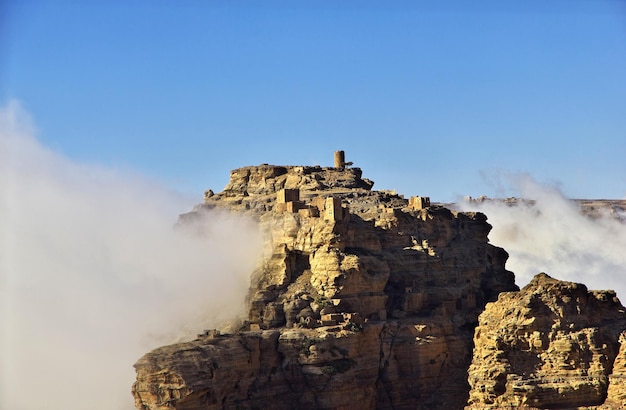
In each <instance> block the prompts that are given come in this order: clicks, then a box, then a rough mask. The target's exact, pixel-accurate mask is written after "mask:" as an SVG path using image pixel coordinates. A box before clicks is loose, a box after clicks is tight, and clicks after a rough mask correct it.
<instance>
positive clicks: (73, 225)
mask: <svg viewBox="0 0 626 410" xmlns="http://www.w3.org/2000/svg"><path fill="white" fill-rule="evenodd" d="M34 132H35V131H34V127H33V126H32V124H31V122H30V120H29V119H28V116H27V114H26V113H24V111H23V110H22V109H21V108H20V106H19V104H18V103H16V102H10V103H9V104H7V105H6V106H5V107H2V108H0V231H1V232H0V333H1V334H0V359H1V360H0V362H2V366H1V370H0V408H3V409H14V410H20V409H28V410H31V409H43V408H46V409H53V410H54V409H85V408H89V409H107V410H111V409H114V410H115V409H132V408H134V406H133V399H132V396H131V394H130V387H131V384H132V382H133V380H134V369H133V367H132V365H133V364H134V362H135V361H136V360H137V359H139V357H140V356H141V355H142V354H143V353H145V352H147V351H148V350H150V349H152V348H154V347H156V346H158V345H161V344H164V343H168V342H171V341H172V340H173V339H174V338H176V337H180V336H181V335H185V336H187V335H190V334H195V333H197V332H200V331H202V330H203V329H205V328H209V327H215V326H218V325H220V324H221V323H222V322H223V321H225V320H227V319H230V318H232V317H235V316H236V315H238V314H241V313H243V309H244V306H243V299H244V295H245V293H246V291H247V287H248V279H249V274H250V272H251V270H252V267H253V265H254V262H255V260H256V257H257V255H258V252H259V251H260V248H261V240H260V236H259V232H258V229H257V227H256V225H255V224H254V223H252V222H251V221H249V220H245V219H242V218H241V217H234V216H231V215H229V214H226V213H223V212H222V213H219V212H212V213H206V215H205V220H204V223H203V226H204V227H205V228H208V229H205V231H204V235H202V236H198V235H192V234H190V233H189V232H187V231H185V230H176V229H174V224H175V223H176V218H177V215H178V213H181V212H185V211H187V210H188V209H189V208H190V206H191V203H190V201H188V200H186V199H185V198H182V197H181V196H179V195H177V194H175V193H173V192H170V191H168V190H166V189H164V188H162V187H160V186H159V185H158V184H157V183H155V182H153V181H149V180H147V179H146V178H143V177H141V176H139V175H136V174H133V173H132V172H130V171H128V170H125V171H123V172H120V171H118V170H114V169H107V168H104V167H100V166H95V165H91V164H79V163H76V162H74V161H72V160H70V159H68V158H65V157H63V156H62V155H60V154H58V153H55V152H53V151H51V150H49V149H47V148H46V147H44V146H42V145H41V144H40V143H39V142H38V141H37V140H36V138H35V137H34Z"/></svg>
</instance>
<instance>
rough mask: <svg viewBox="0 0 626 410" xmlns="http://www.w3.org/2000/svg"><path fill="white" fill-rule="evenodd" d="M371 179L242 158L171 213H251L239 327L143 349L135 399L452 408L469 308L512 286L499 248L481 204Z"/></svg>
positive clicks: (356, 172) (466, 352)
mask: <svg viewBox="0 0 626 410" xmlns="http://www.w3.org/2000/svg"><path fill="white" fill-rule="evenodd" d="M372 185H373V183H372V182H371V181H369V180H367V179H362V178H361V170H360V169H358V168H350V169H338V168H321V167H292V166H271V165H261V166H258V167H246V168H241V169H237V170H234V171H232V172H231V179H230V182H229V184H228V185H227V187H226V188H225V189H224V191H222V192H221V193H218V194H213V193H212V192H207V194H206V195H205V203H204V204H203V205H200V206H198V207H197V208H196V209H195V210H194V211H193V212H191V213H189V214H186V215H182V216H181V223H183V224H184V223H187V222H189V221H192V220H193V219H194V216H195V215H197V213H199V212H203V211H204V210H205V209H210V208H215V207H220V208H226V209H229V210H231V211H233V212H241V213H246V214H249V215H253V216H254V217H255V218H257V220H258V221H259V223H260V225H261V227H262V229H263V230H264V232H265V233H266V246H265V248H266V251H265V255H264V257H263V258H262V260H261V261H259V264H258V268H257V269H256V271H255V272H254V274H253V276H252V283H251V287H250V293H249V313H248V318H247V320H246V321H244V322H243V323H242V324H241V325H240V330H239V331H238V332H234V333H231V334H221V335H218V334H215V333H210V334H206V335H202V336H200V337H199V338H198V339H196V340H193V341H190V342H187V343H181V344H176V345H172V346H166V347H163V348H159V349H156V350H154V351H152V352H150V353H148V354H146V355H145V356H144V357H143V358H141V359H140V360H139V361H138V362H137V363H136V365H135V367H136V370H137V382H136V383H135V384H134V386H133V395H134V397H135V403H136V406H137V408H139V409H171V408H176V409H217V408H250V409H251V408H277V409H282V408H284V409H287V408H320V409H342V408H345V409H348V408H364V409H367V408H370V409H373V408H395V409H402V408H441V409H450V408H462V407H463V406H464V405H465V403H466V402H467V394H468V390H469V386H468V384H467V368H468V366H469V364H470V361H471V352H472V334H473V329H474V326H475V324H476V321H477V317H478V315H479V314H480V312H481V311H482V310H483V308H484V305H485V303H487V302H489V301H493V300H495V299H496V298H497V295H498V294H499V293H500V292H503V291H512V290H517V287H516V286H515V284H514V278H513V274H512V273H511V272H508V271H506V270H505V261H506V259H507V257H508V255H507V254H506V252H505V251H504V250H502V249H500V248H497V247H494V246H492V245H490V244H489V243H488V240H487V234H488V233H489V230H490V228H491V227H490V225H489V224H488V223H487V222H486V217H485V216H484V215H483V214H480V213H457V212H452V211H450V210H449V209H446V208H443V207H440V206H429V203H428V201H427V200H420V199H419V198H418V201H414V202H412V203H411V206H409V201H407V200H406V199H404V198H403V197H401V196H398V195H395V194H393V193H389V192H379V191H373V190H372V189H371V188H372ZM416 204H417V205H416ZM616 353H617V352H614V353H613V355H615V354H616Z"/></svg>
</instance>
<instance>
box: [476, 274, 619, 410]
mask: <svg viewBox="0 0 626 410" xmlns="http://www.w3.org/2000/svg"><path fill="white" fill-rule="evenodd" d="M624 328H626V314H625V313H624V308H623V307H622V305H621V304H620V302H619V300H617V298H616V296H615V293H614V292H613V291H592V292H590V291H588V290H587V288H586V287H585V286H584V285H582V284H577V283H572V282H563V281H559V280H556V279H553V278H551V277H549V276H548V275H546V274H543V273H542V274H539V275H537V276H535V278H533V280H532V281H531V282H530V283H529V284H528V285H527V286H526V287H524V289H522V290H521V291H519V292H508V293H502V294H500V296H499V298H498V300H497V301H496V302H493V303H489V304H487V306H486V308H485V311H484V312H483V313H482V314H481V315H480V317H479V324H478V327H477V328H476V330H475V334H474V352H473V360H472V364H471V366H470V367H469V384H470V386H471V390H470V397H469V403H468V406H467V407H466V408H467V409H488V408H497V409H501V408H516V409H517V408H579V407H580V408H582V407H585V406H598V405H602V404H603V402H604V401H605V398H606V397H607V390H608V389H609V381H610V375H611V372H612V371H614V369H613V368H614V362H615V364H616V365H617V364H619V363H620V361H615V358H616V356H617V353H618V349H619V343H618V337H619V335H620V332H621V331H622V330H623V329H624ZM616 370H617V369H616ZM618 378H619V376H617V375H616V376H614V379H618ZM616 381H617V380H616ZM621 389H622V387H621V386H620V387H617V386H616V387H615V388H613V389H612V392H614V394H613V397H612V399H613V400H615V401H619V400H623V399H621V396H620V394H621V393H620V391H623V390H621Z"/></svg>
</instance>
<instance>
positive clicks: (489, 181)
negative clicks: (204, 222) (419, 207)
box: [0, 0, 626, 202]
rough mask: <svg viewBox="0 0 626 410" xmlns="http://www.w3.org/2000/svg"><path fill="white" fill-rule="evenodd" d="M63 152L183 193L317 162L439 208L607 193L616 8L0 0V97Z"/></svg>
mask: <svg viewBox="0 0 626 410" xmlns="http://www.w3.org/2000/svg"><path fill="white" fill-rule="evenodd" d="M12 100H17V101H19V102H20V103H21V105H22V107H23V108H24V109H25V110H26V111H27V112H29V113H30V115H31V116H32V117H33V120H34V122H35V124H36V126H37V128H38V138H39V139H40V141H41V142H42V143H43V144H44V145H46V146H48V147H50V148H52V149H54V150H56V151H58V152H60V153H62V154H64V155H65V156H67V157H69V158H71V159H72V160H74V161H77V162H84V163H90V164H93V163H95V164H100V165H104V166H106V167H114V168H121V169H127V168H130V169H133V170H136V171H138V172H140V173H143V174H145V175H147V176H149V177H151V178H154V179H157V180H160V181H163V182H164V183H165V184H166V185H168V186H170V187H172V188H175V189H178V190H181V191H183V192H184V193H188V194H192V195H197V196H198V202H199V201H200V199H201V196H202V192H203V191H204V190H205V189H207V188H212V189H213V190H214V191H220V190H222V189H223V187H224V186H225V185H226V183H227V181H228V175H229V171H230V170H231V169H234V168H237V167H241V166H246V165H258V164H261V163H270V164H279V165H300V164H303V165H323V166H331V165H332V159H333V152H334V151H335V150H338V149H343V150H345V151H346V157H347V158H346V159H347V160H348V161H353V162H354V165H355V166H359V167H361V168H362V169H363V171H364V176H365V177H367V178H370V179H372V180H374V181H375V182H376V184H375V186H374V188H378V189H397V190H398V192H399V193H403V194H406V195H427V196H430V197H431V198H432V199H433V200H435V201H451V200H454V199H455V198H456V197H457V196H458V195H472V196H478V195H483V194H485V195H489V196H496V195H514V194H515V192H509V191H507V190H506V189H505V190H501V189H500V188H501V186H500V183H501V176H502V175H506V174H507V173H528V174H530V175H532V176H533V177H535V178H537V179H538V180H539V181H543V182H547V183H549V184H556V185H559V186H560V187H561V189H562V190H563V192H564V193H565V194H566V195H568V196H570V197H578V198H582V197H584V198H625V197H626V3H625V2H623V1H620V0H586V1H583V0H551V1H533V0H524V1H506V2H505V1H501V0H498V1H487V0H485V1H479V2H468V1H436V2H435V1H410V2H409V1H407V2H404V1H384V2H383V1H379V2H373V1H371V2H370V1H334V2H331V1H306V0H303V1H289V2H287V1H285V2H272V1H266V2H261V1H237V2H226V1H221V2H218V1H191V0H190V1H174V0H171V1H165V0H154V1H148V0H143V1H121V0H118V1H89V2H87V1H84V2H82V1H78V0H74V1H71V0H65V1H49V2H43V1H29V0H26V1H6V0H5V1H0V103H2V105H6V104H8V102H9V101H12Z"/></svg>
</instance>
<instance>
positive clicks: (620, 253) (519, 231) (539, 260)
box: [457, 175, 626, 303]
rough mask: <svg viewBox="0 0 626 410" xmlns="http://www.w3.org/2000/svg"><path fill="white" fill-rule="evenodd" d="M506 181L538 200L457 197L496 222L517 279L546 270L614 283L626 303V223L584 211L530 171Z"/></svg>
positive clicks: (493, 237) (493, 236)
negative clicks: (511, 201) (517, 201)
mask: <svg viewBox="0 0 626 410" xmlns="http://www.w3.org/2000/svg"><path fill="white" fill-rule="evenodd" d="M506 181H507V182H508V185H509V186H510V187H511V188H512V189H513V191H514V192H516V193H517V195H516V196H517V197H520V198H524V199H529V200H534V201H535V203H534V205H530V204H518V205H517V206H509V205H506V204H504V203H502V202H497V201H484V202H467V201H459V202H458V203H457V207H459V208H461V209H464V210H479V211H481V212H484V213H485V214H486V215H487V218H488V222H489V223H490V224H491V225H492V226H493V229H492V231H491V233H490V234H489V240H490V242H491V243H493V244H494V245H497V246H500V247H503V248H504V249H506V251H507V252H508V253H509V255H510V258H509V260H508V262H507V269H508V270H511V271H513V272H514V273H515V278H516V283H517V284H518V285H519V286H520V287H523V286H525V285H526V284H527V283H528V281H529V280H530V279H531V278H532V277H533V276H534V275H536V274H537V273H539V272H545V273H547V274H549V275H550V276H552V277H554V278H557V279H562V280H568V281H573V282H581V283H584V284H585V285H587V287H588V288H589V289H614V290H615V291H617V295H618V297H620V300H621V301H622V303H626V251H625V250H626V224H625V223H623V222H619V221H618V220H617V219H616V218H614V217H611V216H610V215H609V214H608V213H607V214H606V215H603V216H601V217H599V218H597V219H590V218H589V217H586V216H583V215H582V214H581V213H580V209H579V206H578V205H577V204H576V203H575V202H573V201H571V200H569V199H568V198H567V197H566V196H565V195H564V194H563V193H562V192H561V191H560V190H559V189H558V187H556V186H550V185H545V184H540V183H539V182H537V181H536V180H534V179H533V178H532V177H530V176H528V175H514V176H510V177H509V178H507V179H506ZM590 199H592V198H590ZM616 199H617V198H616ZM624 217H626V215H622V218H623V219H626V218H624Z"/></svg>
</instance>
